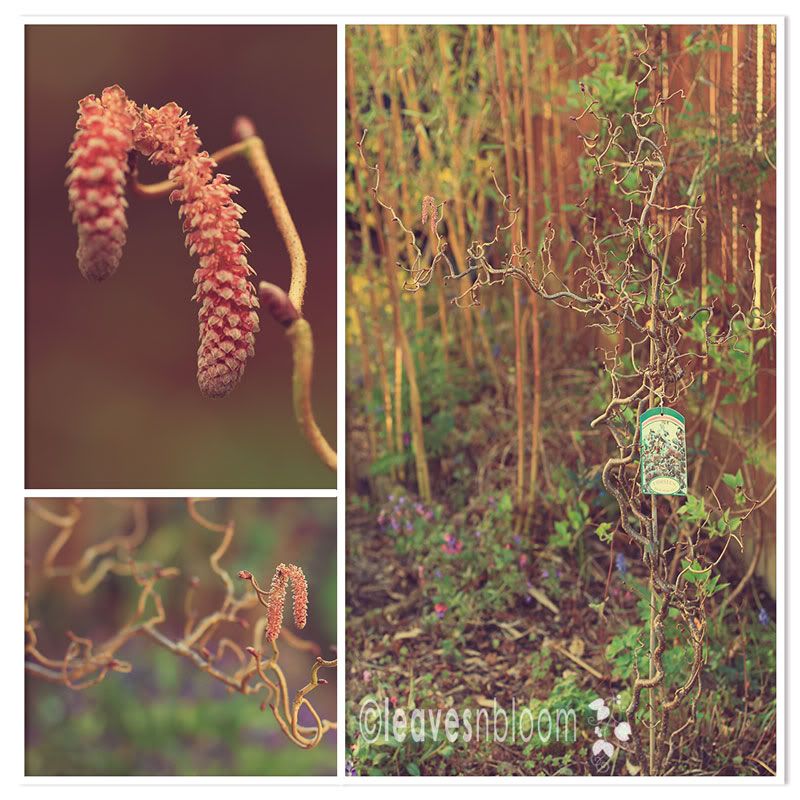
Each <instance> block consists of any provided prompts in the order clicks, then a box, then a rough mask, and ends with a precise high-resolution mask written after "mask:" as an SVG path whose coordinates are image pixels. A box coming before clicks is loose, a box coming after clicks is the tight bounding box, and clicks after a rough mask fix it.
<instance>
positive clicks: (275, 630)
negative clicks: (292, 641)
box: [265, 564, 308, 642]
mask: <svg viewBox="0 0 800 800" xmlns="http://www.w3.org/2000/svg"><path fill="white" fill-rule="evenodd" d="M290 582H291V586H292V601H293V605H292V611H293V614H294V624H295V625H296V626H297V627H298V628H300V629H302V628H304V627H305V625H306V622H307V621H308V583H307V582H306V576H305V575H304V573H303V570H302V569H300V567H298V566H296V565H295V564H278V566H277V568H276V569H275V574H274V575H273V577H272V583H271V584H270V587H269V593H268V596H267V626H266V630H265V635H266V637H267V641H272V642H274V641H275V640H276V639H277V638H278V636H279V635H280V632H281V627H282V626H283V610H284V606H285V603H286V589H287V588H288V586H289V583H290Z"/></svg>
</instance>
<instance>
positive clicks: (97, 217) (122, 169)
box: [67, 85, 138, 281]
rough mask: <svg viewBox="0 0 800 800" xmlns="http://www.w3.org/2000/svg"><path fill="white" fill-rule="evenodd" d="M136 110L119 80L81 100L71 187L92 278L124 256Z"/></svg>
mask: <svg viewBox="0 0 800 800" xmlns="http://www.w3.org/2000/svg"><path fill="white" fill-rule="evenodd" d="M137 113H138V111H137V108H136V104H135V103H133V102H132V101H131V100H129V99H128V96H127V95H126V94H125V91H124V90H123V89H121V88H120V87H119V86H116V85H115V86H110V87H108V88H107V89H103V93H102V94H101V96H100V97H99V98H98V97H96V96H95V95H93V94H90V95H88V96H87V97H84V98H83V100H81V101H80V103H79V104H78V122H77V124H76V128H77V130H76V132H75V137H74V138H73V140H72V145H71V146H70V153H71V155H70V157H69V160H68V161H67V167H68V168H69V169H70V173H69V177H68V178H67V193H68V196H69V206H70V210H71V211H72V221H73V222H74V223H75V225H77V227H78V253H77V256H78V267H79V269H80V271H81V273H82V274H83V275H84V276H85V277H86V278H88V279H89V280H93V281H102V280H104V279H105V278H108V277H109V276H110V275H112V274H113V273H114V271H115V270H116V269H117V266H118V265H119V261H120V258H121V257H122V248H123V246H124V244H125V231H126V230H127V228H128V224H127V221H126V219H125V208H126V207H127V205H128V204H127V201H126V200H125V182H126V181H127V178H128V171H129V168H128V154H129V152H130V150H131V149H132V147H133V127H134V124H135V122H136V117H137Z"/></svg>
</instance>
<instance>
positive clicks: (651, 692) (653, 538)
mask: <svg viewBox="0 0 800 800" xmlns="http://www.w3.org/2000/svg"><path fill="white" fill-rule="evenodd" d="M650 522H651V531H650V546H651V548H652V553H651V559H650V670H649V676H650V679H651V680H652V679H653V677H654V676H655V674H656V665H655V652H656V591H655V583H654V580H653V576H654V575H655V571H656V566H655V550H656V543H657V542H658V504H657V503H656V495H652V496H651V499H650ZM648 702H649V703H650V719H649V723H650V741H649V748H650V769H649V774H650V775H651V776H652V775H655V772H656V763H655V762H656V705H655V689H652V688H651V689H648Z"/></svg>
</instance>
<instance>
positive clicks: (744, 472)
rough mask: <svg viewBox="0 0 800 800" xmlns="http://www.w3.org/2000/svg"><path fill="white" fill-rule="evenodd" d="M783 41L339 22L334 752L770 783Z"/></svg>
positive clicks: (775, 696) (676, 31)
mask: <svg viewBox="0 0 800 800" xmlns="http://www.w3.org/2000/svg"><path fill="white" fill-rule="evenodd" d="M781 35H782V30H779V29H778V28H777V26H776V25H774V24H747V25H731V24H727V23H726V24H703V25H686V24H681V25H659V24H651V25H647V26H641V25H620V24H616V25H612V24H608V25H601V24H592V25H580V24H570V25H497V26H493V25H417V24H414V25H359V26H347V29H346V98H345V99H346V148H347V152H346V168H347V179H346V256H347V259H346V281H347V283H346V296H347V328H346V336H347V339H346V348H347V349H346V357H347V376H346V381H347V382H346V394H347V485H346V490H347V491H346V504H347V524H346V535H347V540H346V559H347V560H346V653H347V659H348V663H347V671H346V703H345V716H344V723H343V727H344V728H345V736H343V737H342V739H341V740H340V743H339V746H340V747H341V746H343V747H345V748H346V754H345V768H346V773H347V775H350V776H356V775H357V776H381V775H383V776H394V777H398V776H407V777H411V776H506V775H509V776H513V775H523V776H549V777H554V776H588V775H603V776H613V777H618V778H625V777H627V776H631V777H632V776H674V777H683V778H694V777H700V776H713V777H719V776H728V777H750V778H752V777H755V776H775V775H776V773H777V774H782V771H783V766H782V750H781V747H780V736H782V733H781V732H782V703H783V699H784V698H783V696H782V675H781V673H780V666H779V665H781V664H782V631H783V625H784V612H783V585H782V569H783V568H782V561H781V559H782V552H783V542H782V539H781V536H782V526H779V524H778V520H779V518H780V512H779V509H780V507H781V506H780V504H781V503H783V502H784V499H783V497H782V496H780V494H781V493H780V492H779V491H778V487H779V475H778V470H777V469H776V427H777V426H778V425H779V423H780V422H781V420H782V417H781V416H780V414H779V412H778V411H777V402H776V398H777V394H778V393H777V382H778V369H779V366H780V360H779V358H778V338H777V337H778V336H782V335H783V332H782V330H780V327H779V325H778V322H779V320H778V319H777V313H776V311H777V307H778V305H779V300H780V295H779V291H781V290H782V287H780V286H779V285H778V281H777V276H778V270H777V253H776V241H779V237H778V236H777V235H776V225H777V223H776V220H777V219H778V211H777V202H776V177H777V171H778V170H779V169H780V170H783V168H784V167H783V164H779V163H778V162H779V158H782V152H781V149H780V147H779V146H778V142H777V141H776V130H777V129H778V126H777V125H776V120H777V119H778V118H779V114H778V112H779V109H778V107H777V106H778V99H779V97H780V96H781V93H780V91H779V86H778V76H779V75H781V74H782V66H781V59H780V58H779V53H781V52H782V51H780V50H779V49H778V48H779V46H782V44H781V43H780V42H779V36H781ZM781 80H782V78H781ZM780 88H782V87H780ZM780 324H781V326H782V324H783V320H780ZM777 429H778V430H780V428H779V427H777ZM776 564H777V565H780V567H779V568H776Z"/></svg>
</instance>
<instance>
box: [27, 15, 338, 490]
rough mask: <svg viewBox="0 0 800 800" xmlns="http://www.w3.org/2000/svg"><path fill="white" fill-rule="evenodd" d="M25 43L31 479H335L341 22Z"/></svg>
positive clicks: (37, 484)
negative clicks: (338, 28) (338, 57)
mask: <svg viewBox="0 0 800 800" xmlns="http://www.w3.org/2000/svg"><path fill="white" fill-rule="evenodd" d="M25 43H26V97H27V102H26V132H27V138H26V197H27V213H26V224H27V227H26V258H27V261H26V278H27V283H26V321H27V328H26V359H27V360H26V486H28V487H29V488H39V489H41V488H61V489H64V488H67V489H69V488H75V487H84V486H91V487H95V488H111V489H117V488H124V489H130V488H136V489H140V488H163V487H165V486H169V487H181V488H187V489H195V488H220V487H222V488H229V489H242V488H253V489H261V488H293V489H296V488H333V487H334V486H335V476H336V450H335V441H334V440H333V439H332V438H331V437H332V435H333V433H334V428H335V420H336V308H335V305H333V304H331V303H330V302H329V300H330V297H331V296H332V295H335V288H336V152H335V141H336V108H335V98H336V79H335V72H336V71H335V65H336V27H335V26H332V25H328V26H313V25H311V26H294V25H279V26H278V25H276V26H270V25H254V26H240V25H163V26H160V25H159V26H153V25H28V26H27V27H26V32H25ZM65 162H66V167H65ZM44 231H46V232H47V235H42V232H44ZM315 348H316V353H315ZM54 398H57V401H54Z"/></svg>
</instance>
